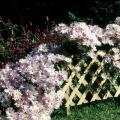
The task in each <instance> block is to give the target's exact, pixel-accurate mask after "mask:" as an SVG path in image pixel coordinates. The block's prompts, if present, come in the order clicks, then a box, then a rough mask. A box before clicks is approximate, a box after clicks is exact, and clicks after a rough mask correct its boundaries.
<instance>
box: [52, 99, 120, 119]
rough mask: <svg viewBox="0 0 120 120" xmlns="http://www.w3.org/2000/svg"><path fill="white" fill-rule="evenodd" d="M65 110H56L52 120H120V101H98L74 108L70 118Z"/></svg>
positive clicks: (61, 108) (62, 108)
mask: <svg viewBox="0 0 120 120" xmlns="http://www.w3.org/2000/svg"><path fill="white" fill-rule="evenodd" d="M65 110H66V109H65V108H64V107H63V106H61V107H60V109H58V110H55V111H54V112H53V114H52V120H120V103H119V99H117V100H115V99H108V100H104V101H96V102H93V103H90V104H85V105H81V106H76V107H73V108H72V109H71V114H70V115H69V116H67V115H66V111H65Z"/></svg>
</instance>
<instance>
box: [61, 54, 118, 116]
mask: <svg viewBox="0 0 120 120" xmlns="http://www.w3.org/2000/svg"><path fill="white" fill-rule="evenodd" d="M81 65H84V68H85V70H84V72H82V73H80V71H77V70H76V69H75V68H76V67H80V66H81ZM93 65H94V66H96V68H92V67H93ZM103 65H104V62H103V61H99V60H98V55H97V54H96V56H95V58H94V59H91V62H90V63H89V64H87V63H86V62H85V61H84V60H81V61H79V62H78V64H77V65H76V66H73V65H72V64H70V65H69V66H68V69H69V70H71V71H72V72H71V74H70V76H69V77H68V79H67V80H66V84H65V85H64V87H63V92H64V96H65V100H66V107H67V114H69V112H70V106H75V105H81V104H84V103H88V102H92V101H95V100H103V99H107V98H110V97H118V96H119V94H120V86H119V85H117V84H114V83H113V81H111V80H110V79H109V78H107V77H106V79H103V78H102V77H100V76H101V72H102V70H103ZM74 80H75V81H77V83H76V84H75V85H74V84H73V83H74Z"/></svg>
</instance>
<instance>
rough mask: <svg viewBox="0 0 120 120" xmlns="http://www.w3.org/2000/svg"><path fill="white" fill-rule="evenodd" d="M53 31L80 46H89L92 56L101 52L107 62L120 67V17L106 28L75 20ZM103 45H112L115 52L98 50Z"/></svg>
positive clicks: (58, 26) (59, 25)
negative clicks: (110, 53) (109, 52)
mask: <svg viewBox="0 0 120 120" xmlns="http://www.w3.org/2000/svg"><path fill="white" fill-rule="evenodd" d="M52 33H55V34H57V35H58V36H60V37H61V36H64V37H66V39H67V40H68V41H74V42H76V43H78V47H79V48H81V47H84V46H87V47H89V48H90V51H89V52H88V55H89V56H90V57H91V58H94V57H95V54H96V52H99V54H100V56H102V57H103V58H105V62H108V61H109V62H110V61H112V62H113V65H114V66H115V67H117V68H119V69H120V53H119V50H120V17H117V18H116V20H115V22H114V23H113V24H108V25H107V26H106V28H105V29H103V28H100V27H99V26H97V25H87V24H86V23H84V22H74V23H71V24H70V25H69V26H68V25H66V24H63V23H61V24H58V25H57V26H55V28H54V29H53V30H52ZM103 45H110V46H111V48H112V49H111V50H112V52H113V53H114V54H113V55H109V54H108V53H107V54H108V55H106V52H105V51H104V50H98V47H102V46H103Z"/></svg>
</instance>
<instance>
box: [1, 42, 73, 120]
mask: <svg viewBox="0 0 120 120" xmlns="http://www.w3.org/2000/svg"><path fill="white" fill-rule="evenodd" d="M60 60H65V61H66V62H71V59H70V58H66V57H65V56H62V55H59V54H56V55H55V54H53V53H49V52H48V47H47V45H46V44H42V45H40V46H39V47H38V48H36V49H34V50H33V51H32V52H31V53H30V54H28V55H27V56H26V57H25V58H24V59H20V60H19V61H18V62H16V63H15V64H7V65H6V67H5V69H2V70H0V89H3V91H1V92H0V103H1V104H2V107H4V108H6V116H3V115H2V114H1V115H0V118H1V119H2V120H3V119H5V117H6V118H7V119H8V120H25V118H28V120H50V119H51V117H50V115H51V113H52V112H53V110H54V109H57V108H58V107H59V106H60V105H61V103H62V99H63V98H64V96H63V93H62V90H61V89H59V90H56V86H57V87H59V88H60V85H61V84H62V82H63V80H64V79H66V77H67V72H65V71H56V70H55V68H54V64H55V63H56V62H58V61H60ZM13 100H14V101H15V103H14V105H15V106H16V107H17V108H18V111H15V109H14V108H13V107H12V106H11V102H12V101H13ZM0 112H1V111H0Z"/></svg>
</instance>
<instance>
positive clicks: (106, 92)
mask: <svg viewBox="0 0 120 120" xmlns="http://www.w3.org/2000/svg"><path fill="white" fill-rule="evenodd" d="M52 32H53V33H55V34H56V35H57V36H58V37H60V38H63V40H64V41H66V43H67V42H69V43H76V45H77V51H76V50H74V49H73V48H72V47H71V46H70V47H69V45H66V46H65V47H66V48H65V49H64V50H65V52H64V53H67V52H68V51H67V50H69V51H75V52H71V53H70V54H71V55H72V56H73V59H72V63H71V64H70V65H68V66H67V68H66V70H67V72H68V78H67V79H66V80H65V82H64V86H63V92H64V96H65V100H66V107H67V113H68V114H69V111H70V106H75V105H80V104H83V103H88V102H92V101H95V100H102V99H107V98H109V97H118V96H119V95H120V17H118V18H116V20H115V23H114V24H108V25H107V26H106V28H105V29H102V28H100V27H99V26H97V25H94V26H92V25H87V24H86V23H84V22H74V23H72V24H70V25H66V24H59V25H58V26H56V27H55V28H54V30H53V31H52ZM70 54H69V55H70ZM67 55H68V54H67Z"/></svg>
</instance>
